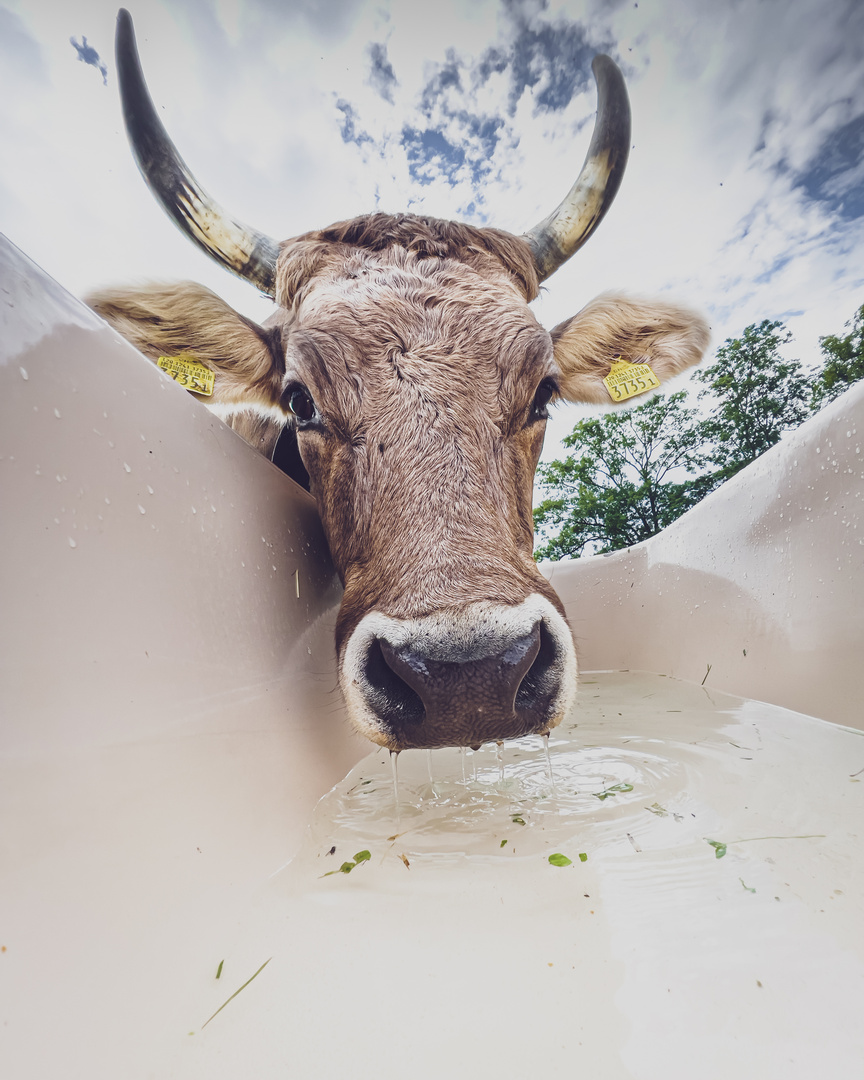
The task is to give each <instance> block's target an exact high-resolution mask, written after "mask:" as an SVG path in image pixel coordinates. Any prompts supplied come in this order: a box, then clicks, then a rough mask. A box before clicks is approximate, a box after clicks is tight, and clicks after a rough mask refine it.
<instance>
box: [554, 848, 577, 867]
mask: <svg viewBox="0 0 864 1080" xmlns="http://www.w3.org/2000/svg"><path fill="white" fill-rule="evenodd" d="M549 862H550V863H551V864H552V866H571V865H572V863H573V860H572V859H568V858H567V856H566V855H562V854H561V852H560V851H556V852H555V854H554V855H550V856H549Z"/></svg>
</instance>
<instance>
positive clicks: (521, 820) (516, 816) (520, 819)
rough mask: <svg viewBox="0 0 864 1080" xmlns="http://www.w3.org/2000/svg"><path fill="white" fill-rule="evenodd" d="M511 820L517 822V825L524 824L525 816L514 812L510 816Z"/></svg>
mask: <svg viewBox="0 0 864 1080" xmlns="http://www.w3.org/2000/svg"><path fill="white" fill-rule="evenodd" d="M510 820H511V821H513V822H515V823H516V824H517V825H524V824H525V819H524V818H523V817H521V816H520V815H519V814H514V815H513V816H512V817H511V818H510Z"/></svg>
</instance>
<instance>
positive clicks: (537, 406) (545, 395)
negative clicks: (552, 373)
mask: <svg viewBox="0 0 864 1080" xmlns="http://www.w3.org/2000/svg"><path fill="white" fill-rule="evenodd" d="M557 393H558V386H557V384H556V383H555V380H554V379H544V380H543V382H541V383H540V385H539V386H538V387H537V392H536V394H535V395H534V403H533V405H532V406H531V419H532V420H547V419H548V418H549V410H548V405H549V402H550V401H551V400H552V398H553V397H554V396H555V395H556V394H557Z"/></svg>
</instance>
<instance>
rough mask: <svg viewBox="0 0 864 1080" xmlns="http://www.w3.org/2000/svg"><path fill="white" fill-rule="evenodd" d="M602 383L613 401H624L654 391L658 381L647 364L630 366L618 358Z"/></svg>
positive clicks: (658, 383)
mask: <svg viewBox="0 0 864 1080" xmlns="http://www.w3.org/2000/svg"><path fill="white" fill-rule="evenodd" d="M603 383H604V385H605V387H606V389H607V390H608V391H609V397H611V398H612V400H613V401H626V400H627V399H628V398H631V397H638V395H639V394H647V393H648V391H649V390H656V389H657V387H658V386H659V385H660V380H659V379H658V378H657V376H656V375H655V374H654V372H653V371H652V370H651V368H650V367H648V365H647V364H630V363H628V362H627V361H626V360H622V359H621V357H620V356H619V357H618V358H617V359H616V360H614V361H613V363H612V370H611V371H610V372H609V374H608V375H607V376H606V378H605V379H604V380H603Z"/></svg>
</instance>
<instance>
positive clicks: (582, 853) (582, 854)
mask: <svg viewBox="0 0 864 1080" xmlns="http://www.w3.org/2000/svg"><path fill="white" fill-rule="evenodd" d="M579 862H588V853H587V852H585V851H580V852H579Z"/></svg>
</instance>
